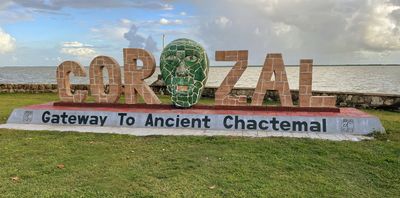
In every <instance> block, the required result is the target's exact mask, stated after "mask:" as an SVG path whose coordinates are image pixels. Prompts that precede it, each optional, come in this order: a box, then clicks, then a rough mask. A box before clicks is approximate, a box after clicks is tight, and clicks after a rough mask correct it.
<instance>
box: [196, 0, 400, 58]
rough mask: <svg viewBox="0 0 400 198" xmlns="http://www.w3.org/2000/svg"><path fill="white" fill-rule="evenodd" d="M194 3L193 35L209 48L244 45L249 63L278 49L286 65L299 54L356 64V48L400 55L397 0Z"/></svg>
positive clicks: (399, 3) (374, 54)
mask: <svg viewBox="0 0 400 198" xmlns="http://www.w3.org/2000/svg"><path fill="white" fill-rule="evenodd" d="M196 5H197V6H198V7H197V9H198V10H197V12H196V13H199V15H198V17H196V18H195V20H197V24H196V26H197V27H199V28H198V29H195V30H196V31H193V33H194V34H195V35H196V36H197V37H198V38H201V39H202V41H203V43H205V44H207V47H208V50H209V51H214V50H217V49H218V50H221V49H227V50H229V49H248V50H249V55H250V61H251V62H252V63H254V64H260V63H262V62H263V60H264V58H265V55H266V53H268V52H281V53H283V54H284V57H286V60H287V59H289V61H288V62H290V63H291V64H294V63H298V60H299V59H300V58H314V59H316V60H317V61H316V62H318V63H321V64H324V63H327V64H331V63H334V64H337V63H360V61H362V60H361V59H359V57H360V56H359V54H360V52H364V54H365V52H367V51H368V52H371V53H368V54H369V55H371V56H370V59H369V60H371V59H372V60H373V59H374V57H376V58H379V57H382V56H384V55H387V54H389V53H387V52H391V53H390V54H392V55H393V53H395V54H400V1H398V0H369V1H365V0H353V1H346V0H324V1H320V0H296V1H293V0H279V1H277V0H252V1H239V0H238V1H235V0H219V1H215V0H203V1H202V3H198V4H196ZM392 55H391V56H392ZM338 57H339V58H338ZM387 61H389V60H387ZM397 61H398V59H397Z"/></svg>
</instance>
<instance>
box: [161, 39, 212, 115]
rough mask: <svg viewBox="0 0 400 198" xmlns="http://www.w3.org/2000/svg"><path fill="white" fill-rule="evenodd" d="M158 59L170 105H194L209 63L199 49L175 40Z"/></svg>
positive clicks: (206, 74)
mask: <svg viewBox="0 0 400 198" xmlns="http://www.w3.org/2000/svg"><path fill="white" fill-rule="evenodd" d="M160 59H161V60H160V67H161V75H162V77H163V80H164V82H165V84H166V85H167V90H168V92H169V93H170V94H171V101H172V103H173V104H174V105H175V106H178V107H191V106H193V105H195V104H196V103H197V102H198V101H199V99H200V97H201V92H202V91H203V88H204V87H205V84H206V82H207V76H208V67H209V60H208V57H207V53H206V51H205V50H204V49H203V47H201V46H200V45H199V44H198V43H196V42H195V41H192V40H189V39H177V40H174V41H172V42H171V43H170V44H168V45H167V46H166V47H165V48H164V50H163V51H162V53H161V58H160Z"/></svg>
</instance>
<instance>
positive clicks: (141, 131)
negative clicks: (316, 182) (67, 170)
mask: <svg viewBox="0 0 400 198" xmlns="http://www.w3.org/2000/svg"><path fill="white" fill-rule="evenodd" d="M0 129H16V130H30V131H61V132H67V131H73V132H84V133H110V134H128V135H134V136H150V135H174V136H185V135H191V136H241V137H292V138H311V139H322V140H331V141H362V140H370V139H373V138H371V137H366V136H362V135H350V134H328V133H316V132H302V133H292V132H266V131H245V130H243V131H237V130H232V131H227V130H215V129H214V130H204V129H196V130H193V129H176V128H174V129H168V128H125V127H95V126H68V125H64V126H60V125H39V124H2V125H0Z"/></svg>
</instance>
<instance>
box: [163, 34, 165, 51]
mask: <svg viewBox="0 0 400 198" xmlns="http://www.w3.org/2000/svg"><path fill="white" fill-rule="evenodd" d="M164 47H165V34H163V49H164Z"/></svg>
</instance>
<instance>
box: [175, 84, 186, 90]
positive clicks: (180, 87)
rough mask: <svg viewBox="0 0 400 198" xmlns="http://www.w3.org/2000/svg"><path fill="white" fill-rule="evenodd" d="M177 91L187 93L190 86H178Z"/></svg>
mask: <svg viewBox="0 0 400 198" xmlns="http://www.w3.org/2000/svg"><path fill="white" fill-rule="evenodd" d="M176 90H177V91H187V90H188V86H183V85H178V86H176Z"/></svg>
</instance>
